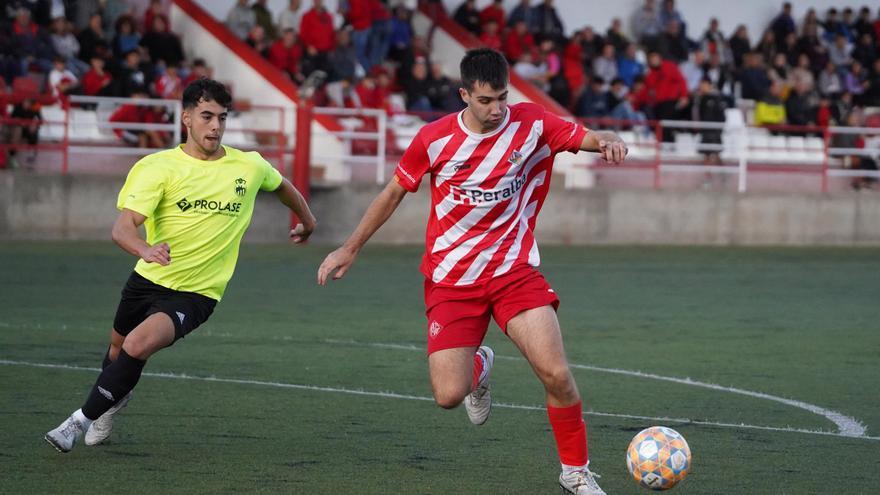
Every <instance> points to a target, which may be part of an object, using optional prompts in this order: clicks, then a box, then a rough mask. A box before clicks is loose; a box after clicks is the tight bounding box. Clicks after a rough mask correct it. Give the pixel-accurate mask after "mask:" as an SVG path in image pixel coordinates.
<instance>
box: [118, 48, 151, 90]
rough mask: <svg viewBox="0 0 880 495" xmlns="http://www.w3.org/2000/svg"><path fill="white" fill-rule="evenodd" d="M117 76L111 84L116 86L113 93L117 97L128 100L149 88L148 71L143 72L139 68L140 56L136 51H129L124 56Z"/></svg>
mask: <svg viewBox="0 0 880 495" xmlns="http://www.w3.org/2000/svg"><path fill="white" fill-rule="evenodd" d="M118 70H119V72H118V74H114V77H113V82H114V85H115V86H116V88H115V90H114V93H115V94H116V95H117V96H122V97H124V98H129V97H131V96H133V95H134V94H135V92H137V91H142V90H144V88H147V87H149V85H150V83H151V82H152V80H151V78H150V77H148V74H149V73H150V71H148V70H147V71H145V70H144V68H143V67H142V66H141V56H140V53H139V52H138V51H137V50H130V51H129V52H128V53H126V54H125V58H124V59H123V63H122V65H121V66H120V67H119V69H118Z"/></svg>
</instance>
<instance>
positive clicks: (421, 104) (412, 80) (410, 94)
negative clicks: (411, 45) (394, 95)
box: [403, 59, 434, 112]
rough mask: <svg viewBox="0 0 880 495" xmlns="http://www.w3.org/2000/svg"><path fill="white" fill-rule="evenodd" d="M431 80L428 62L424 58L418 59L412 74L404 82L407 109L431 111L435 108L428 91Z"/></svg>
mask: <svg viewBox="0 0 880 495" xmlns="http://www.w3.org/2000/svg"><path fill="white" fill-rule="evenodd" d="M430 86H431V81H430V80H429V78H428V64H427V62H426V61H425V60H424V59H419V60H416V63H415V64H414V65H413V68H412V74H411V75H410V77H408V78H407V79H406V80H405V81H404V83H403V91H404V93H405V95H406V109H407V110H409V111H411V112H430V111H433V110H434V107H433V106H431V100H430V99H429V98H428V91H429V89H430Z"/></svg>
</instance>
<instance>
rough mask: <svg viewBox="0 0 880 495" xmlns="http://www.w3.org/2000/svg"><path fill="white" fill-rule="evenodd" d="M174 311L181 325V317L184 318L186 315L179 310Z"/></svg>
mask: <svg viewBox="0 0 880 495" xmlns="http://www.w3.org/2000/svg"><path fill="white" fill-rule="evenodd" d="M175 313H177V317H178V318H180V324H181V325H183V319H184V318H186V315H185V314H183V313H181V312H180V311H175Z"/></svg>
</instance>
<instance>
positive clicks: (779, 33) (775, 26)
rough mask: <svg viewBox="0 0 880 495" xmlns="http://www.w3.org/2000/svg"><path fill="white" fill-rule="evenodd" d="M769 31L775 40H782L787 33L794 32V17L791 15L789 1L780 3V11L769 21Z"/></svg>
mask: <svg viewBox="0 0 880 495" xmlns="http://www.w3.org/2000/svg"><path fill="white" fill-rule="evenodd" d="M770 31H773V36H774V37H775V39H776V40H777V41H782V40H784V39H785V38H786V37H787V36H788V35H789V34H792V33H794V32H795V24H794V18H793V17H792V15H791V2H785V3H784V4H782V12H780V13H779V15H777V16H776V17H775V18H774V19H773V21H772V22H771V23H770Z"/></svg>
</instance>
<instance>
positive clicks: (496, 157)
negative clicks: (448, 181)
mask: <svg viewBox="0 0 880 495" xmlns="http://www.w3.org/2000/svg"><path fill="white" fill-rule="evenodd" d="M519 125H520V122H511V124H510V125H509V126H507V129H504V134H502V135H501V136H500V137H499V138H498V140H497V141H495V144H493V145H492V149H491V150H489V152H488V153H486V157H485V158H483V161H482V162H480V165H479V166H477V169H476V170H474V172H473V173H472V174H471V175H469V176H468V177H466V178H465V179H464V182H463V183H462V184H461V186H462V187H480V186H481V185H483V181H485V180H486V177H489V174H491V173H492V171H493V170H495V169H496V168H497V167H498V164H499V163H500V162H501V159H502V158H504V154H505V153H506V152H507V148H509V147H510V144H511V141H513V137H514V136H516V131H517V130H519ZM511 165H513V164H511ZM512 168H516V167H515V166H513V167H512Z"/></svg>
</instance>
